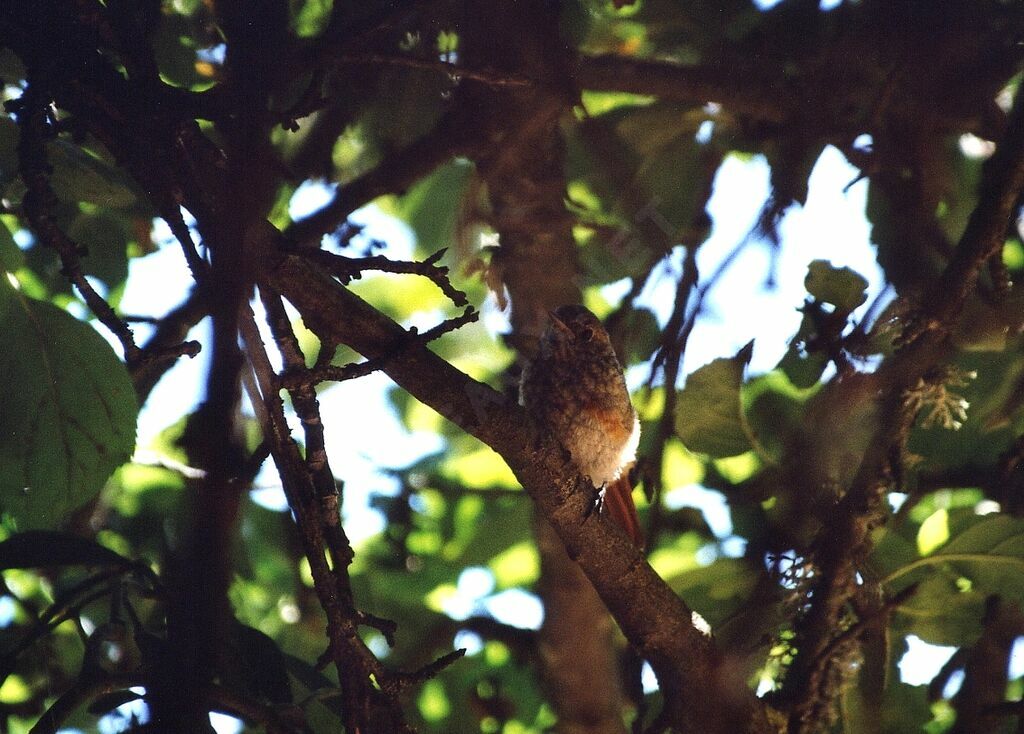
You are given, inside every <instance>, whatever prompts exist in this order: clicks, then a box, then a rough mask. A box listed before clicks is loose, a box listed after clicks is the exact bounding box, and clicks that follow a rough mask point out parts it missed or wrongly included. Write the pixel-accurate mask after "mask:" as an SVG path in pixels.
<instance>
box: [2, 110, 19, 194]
mask: <svg viewBox="0 0 1024 734" xmlns="http://www.w3.org/2000/svg"><path fill="white" fill-rule="evenodd" d="M19 137H20V136H19V134H18V125H17V124H16V123H15V122H14V120H12V119H11V118H9V117H0V186H2V185H4V184H6V183H7V182H9V181H12V180H13V179H15V178H17V177H18V139H19Z"/></svg>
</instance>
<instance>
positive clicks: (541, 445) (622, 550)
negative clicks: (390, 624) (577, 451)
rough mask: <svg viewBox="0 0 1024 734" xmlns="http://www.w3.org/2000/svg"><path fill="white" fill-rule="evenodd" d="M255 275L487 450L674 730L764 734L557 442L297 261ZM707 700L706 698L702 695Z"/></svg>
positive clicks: (758, 716)
mask: <svg viewBox="0 0 1024 734" xmlns="http://www.w3.org/2000/svg"><path fill="white" fill-rule="evenodd" d="M266 277H267V278H268V280H269V281H270V283H271V284H272V285H273V286H274V288H275V289H277V290H278V291H280V292H281V293H282V295H284V296H285V297H286V298H287V299H288V300H289V301H290V302H291V303H292V304H293V305H294V306H295V307H296V308H298V309H299V311H300V312H301V313H302V315H303V318H304V320H305V321H306V323H307V324H308V325H309V326H310V328H312V329H313V330H314V331H315V332H317V333H318V334H321V335H323V336H324V337H327V338H329V339H332V340H335V341H337V342H339V343H344V344H348V345H349V346H351V347H352V348H354V349H355V350H357V351H359V352H361V353H362V354H363V355H365V356H366V357H368V358H370V359H373V358H376V357H380V356H382V355H385V354H394V353H396V352H399V351H401V356H400V357H398V358H396V359H394V360H392V361H390V362H389V363H388V365H387V366H386V367H385V368H384V369H385V371H386V372H387V374H388V375H389V376H390V377H391V378H392V379H394V380H395V381H396V382H397V383H398V384H399V385H400V386H402V387H403V388H405V389H406V390H407V391H408V392H410V393H411V394H412V395H414V396H415V397H417V398H418V399H420V400H421V401H422V402H424V403H426V404H427V405H429V406H431V407H432V408H434V409H435V410H437V411H438V412H439V413H440V414H441V415H443V416H445V417H446V418H448V419H449V420H451V421H452V422H454V423H455V424H457V425H459V426H460V427H461V428H463V429H464V430H466V431H467V432H468V433H471V434H472V435H474V436H476V437H477V438H479V439H480V440H481V441H483V442H484V443H486V444H488V445H489V446H491V447H492V448H493V449H494V450H496V451H497V452H498V453H499V454H501V455H502V457H503V458H504V459H505V461H506V462H507V463H508V465H509V466H510V467H511V469H512V470H513V472H515V474H516V476H517V477H518V478H519V479H520V481H521V482H522V483H523V486H524V487H525V488H526V489H527V491H528V492H529V493H530V495H531V496H532V497H533V498H534V500H535V501H536V502H537V503H538V505H539V506H540V508H541V510H542V512H543V514H544V516H545V517H546V518H547V519H548V520H549V521H550V522H551V523H552V525H553V526H554V527H555V530H556V531H557V532H558V534H559V537H561V539H562V541H563V543H564V544H565V546H566V549H567V550H568V552H569V554H570V556H571V557H572V558H574V559H575V560H576V561H577V563H579V565H580V567H581V568H582V569H583V571H584V573H585V574H586V575H587V578H588V579H590V581H591V582H592V583H593V584H594V587H595V588H596V589H597V592H598V594H599V595H600V596H601V599H602V600H603V601H604V603H605V604H606V605H607V607H608V609H609V610H610V611H611V613H612V615H613V616H614V617H615V619H616V621H618V623H619V626H620V627H621V628H622V630H623V632H624V633H625V635H626V637H627V639H629V641H630V642H631V644H633V646H634V647H635V648H636V649H637V650H638V651H639V652H640V654H641V655H643V656H644V657H645V658H646V659H647V660H649V661H650V662H651V665H652V666H653V667H654V670H655V672H656V673H657V675H658V677H659V681H660V682H661V685H662V690H663V691H664V692H665V697H666V699H667V700H669V701H670V704H669V705H670V708H671V710H672V716H673V721H675V722H676V723H677V724H678V725H679V726H680V728H682V729H683V730H686V729H687V727H692V728H693V730H694V731H702V732H707V733H708V734H717V733H718V732H722V733H723V734H724V733H725V732H736V731H750V732H767V731H770V730H771V729H770V727H769V726H768V724H767V722H766V720H765V718H764V713H763V711H762V710H761V708H760V706H759V704H758V703H757V702H756V700H755V699H754V697H753V695H752V694H751V693H750V692H749V690H748V689H747V688H746V684H745V681H743V680H734V679H732V677H731V675H730V671H729V669H728V668H727V667H726V666H724V665H723V661H722V659H721V656H720V655H719V653H718V652H717V651H716V649H715V646H714V643H713V642H712V641H711V640H710V639H709V638H708V637H705V636H704V635H703V633H701V632H699V631H698V630H697V629H696V628H695V627H694V626H693V624H692V622H691V617H692V612H691V611H690V609H689V608H688V607H687V606H686V604H685V603H684V602H683V601H682V600H681V599H679V597H677V596H676V595H675V593H674V592H673V591H672V590H671V589H670V588H669V587H668V586H667V585H666V584H665V582H664V581H663V580H662V579H661V578H660V577H659V576H658V575H657V574H656V573H655V572H654V570H653V569H652V568H651V567H650V566H649V565H648V564H647V563H646V561H645V560H644V559H643V557H642V556H641V555H640V553H639V551H638V550H637V549H636V548H635V547H634V546H633V545H632V544H631V543H630V542H629V539H628V538H626V536H625V535H624V534H623V533H621V532H620V531H619V530H618V529H617V527H615V526H614V525H613V524H611V523H609V522H607V521H606V520H605V519H604V517H603V516H600V515H597V514H594V513H593V512H592V503H593V488H592V486H590V484H589V482H588V480H586V479H585V478H583V477H580V476H578V475H577V474H576V473H575V472H573V470H572V469H571V465H570V463H569V462H568V461H567V457H566V456H565V454H564V451H563V449H562V448H561V447H560V445H559V444H558V443H557V441H556V440H555V439H554V438H553V437H551V436H546V435H540V434H538V433H537V432H536V430H535V429H534V428H533V427H532V425H531V423H530V422H529V421H528V420H527V418H526V416H525V415H524V414H523V411H522V409H521V408H520V407H519V406H518V405H516V404H515V403H514V402H512V401H511V400H509V399H507V398H506V397H505V396H503V395H502V394H501V393H498V392H496V391H494V390H492V389H491V388H490V387H488V386H486V385H483V384H481V383H479V382H476V381H475V380H473V379H471V378H469V377H468V376H466V375H465V374H463V373H462V372H460V371H458V370H457V369H455V368H454V367H452V365H450V364H449V363H448V362H446V361H445V360H443V359H441V358H440V357H438V356H436V355H435V354H433V353H432V352H430V351H429V349H427V348H426V347H425V346H422V345H415V346H411V347H409V348H405V344H406V343H407V340H408V339H409V335H408V333H407V332H406V331H405V330H404V329H402V328H401V327H400V326H399V325H398V324H396V323H394V322H393V321H391V320H390V319H388V318H387V317H386V316H384V315H383V314H381V313H380V312H378V311H376V310H375V309H374V308H373V307H371V306H370V305H369V304H367V303H366V302H365V301H363V300H362V299H360V298H359V297H358V296H355V295H354V294H352V293H350V292H349V291H347V290H345V289H344V288H342V287H341V286H339V285H338V284H337V283H336V282H334V281H333V280H332V279H331V278H330V277H329V276H327V275H326V274H324V273H322V272H320V271H319V270H318V269H317V268H316V267H315V266H313V265H312V264H310V263H308V262H306V261H304V260H303V259H301V258H299V257H296V256H284V257H281V258H280V259H279V260H278V261H277V263H276V265H274V266H273V267H272V268H271V269H270V270H269V271H268V272H267V273H266ZM709 691H713V693H709Z"/></svg>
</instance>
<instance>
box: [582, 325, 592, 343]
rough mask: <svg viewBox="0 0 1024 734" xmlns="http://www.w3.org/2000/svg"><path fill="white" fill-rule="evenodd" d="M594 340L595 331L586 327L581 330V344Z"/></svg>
mask: <svg viewBox="0 0 1024 734" xmlns="http://www.w3.org/2000/svg"><path fill="white" fill-rule="evenodd" d="M593 338H594V330H593V329H591V328H590V327H589V326H584V327H583V328H582V329H580V336H579V339H580V341H581V342H588V341H590V340H591V339H593Z"/></svg>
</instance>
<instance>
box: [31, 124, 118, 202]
mask: <svg viewBox="0 0 1024 734" xmlns="http://www.w3.org/2000/svg"><path fill="white" fill-rule="evenodd" d="M46 152H47V156H48V157H49V161H50V165H51V166H53V173H52V174H51V176H50V185H51V186H52V187H53V190H54V193H56V194H57V198H58V199H60V200H61V201H65V202H68V203H80V202H87V203H89V204H97V205H99V206H110V207H126V206H129V205H130V204H132V203H134V202H135V190H134V187H133V186H132V182H131V179H129V178H128V176H127V175H125V174H124V173H123V172H122V171H120V170H119V169H117V168H114V167H113V166H112V165H110V164H109V163H107V162H106V161H104V160H102V159H100V158H98V157H96V156H94V155H92V154H90V153H88V152H87V151H85V150H84V149H83V148H80V147H79V146H77V145H73V144H71V143H68V142H66V141H64V140H54V141H51V142H50V143H49V144H47V146H46Z"/></svg>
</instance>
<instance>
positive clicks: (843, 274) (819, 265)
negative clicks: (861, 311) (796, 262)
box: [804, 260, 868, 313]
mask: <svg viewBox="0 0 1024 734" xmlns="http://www.w3.org/2000/svg"><path fill="white" fill-rule="evenodd" d="M804 286H805V287H806V288H807V292H808V293H810V294H811V295H812V296H814V297H815V298H816V299H817V300H818V301H820V302H822V303H831V304H832V305H833V306H835V307H836V310H838V311H841V312H843V313H850V312H851V311H853V310H854V309H855V308H857V307H858V306H859V305H861V304H862V303H864V301H866V300H867V297H868V296H867V293H865V290H866V289H867V287H868V282H867V280H865V279H864V277H863V276H862V275H860V274H859V273H855V272H854V271H853V270H850V268H837V267H833V266H832V263H830V262H828V261H826V260H815V261H814V262H812V263H811V264H810V265H809V266H808V268H807V277H806V278H805V279H804Z"/></svg>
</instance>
